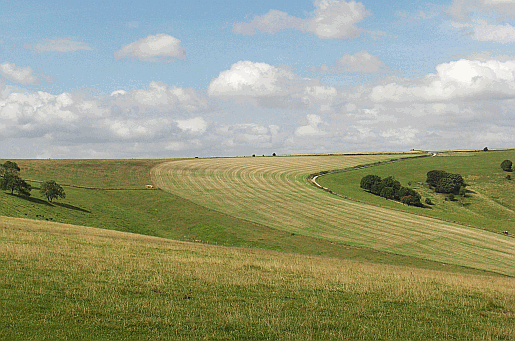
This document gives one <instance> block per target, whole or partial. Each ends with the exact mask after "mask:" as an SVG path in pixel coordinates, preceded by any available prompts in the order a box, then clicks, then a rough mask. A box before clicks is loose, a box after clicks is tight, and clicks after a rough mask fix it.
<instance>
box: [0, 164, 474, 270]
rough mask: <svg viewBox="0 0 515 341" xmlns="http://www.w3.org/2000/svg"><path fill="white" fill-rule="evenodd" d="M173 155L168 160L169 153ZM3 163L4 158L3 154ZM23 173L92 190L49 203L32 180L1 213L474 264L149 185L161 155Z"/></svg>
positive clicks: (328, 252) (250, 243)
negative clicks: (306, 232) (335, 235)
mask: <svg viewBox="0 0 515 341" xmlns="http://www.w3.org/2000/svg"><path fill="white" fill-rule="evenodd" d="M167 161H169V160H167ZM1 162H2V163H3V162H4V161H1ZM16 162H17V163H18V165H19V166H20V167H21V169H22V170H21V176H22V177H23V178H25V179H32V180H38V181H44V180H50V179H52V180H56V181H57V182H58V183H60V184H74V185H77V186H82V187H92V188H116V190H93V189H84V188H75V187H69V186H65V187H64V188H65V191H66V199H64V200H59V201H57V202H53V203H52V204H49V203H47V202H46V200H43V198H42V197H41V196H40V194H39V193H38V191H37V189H38V186H39V183H38V182H31V184H32V185H33V187H34V190H33V192H32V193H33V195H32V196H31V197H30V198H29V199H28V200H27V199H24V198H20V197H17V196H12V195H9V194H8V193H5V192H3V191H0V215H5V216H11V217H18V218H28V219H35V220H39V221H54V222H61V223H68V224H74V225H83V226H91V227H100V228H105V229H112V230H118V231H125V232H132V233H139V234H144V235H150V236H158V237H164V238H170V239H175V240H184V241H197V242H200V243H209V244H217V245H227V246H243V247H253V248H262V249H270V250H276V251H284V252H294V253H301V254H310V255H324V256H329V257H337V258H345V259H359V260H365V261H372V262H377V263H383V264H405V265H410V266H415V267H419V268H426V269H440V270H446V271H451V272H461V273H463V272H466V273H470V272H474V270H473V269H469V268H462V267H454V266H449V265H445V264H441V263H438V262H431V261H427V260H421V259H417V258H414V257H406V256H400V255H394V254H389V253H384V252H377V251H374V250H371V249H366V248H357V247H349V246H343V245H340V244H335V243H332V242H330V241H327V240H323V239H318V238H312V237H307V236H302V235H298V234H292V233H288V232H284V231H279V230H276V229H272V228H269V227H266V226H263V225H260V224H256V223H252V222H249V221H247V220H244V219H238V218H235V217H231V216H229V215H227V214H223V213H220V212H217V211H215V210H211V209H207V208H205V207H202V206H200V205H197V204H194V203H192V202H191V201H188V200H186V199H184V198H181V197H179V196H176V195H173V194H171V193H167V192H164V191H159V190H146V189H144V188H145V185H146V184H150V183H152V181H151V179H150V170H151V169H152V167H154V166H155V165H157V164H159V163H160V162H163V161H162V160H16Z"/></svg>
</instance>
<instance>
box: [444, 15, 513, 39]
mask: <svg viewBox="0 0 515 341" xmlns="http://www.w3.org/2000/svg"><path fill="white" fill-rule="evenodd" d="M452 25H453V26H454V27H456V28H460V29H463V30H465V32H467V33H466V34H467V35H470V36H471V37H472V39H474V40H477V41H494V42H497V43H502V44H507V43H513V42H515V27H513V26H511V25H510V24H508V23H506V24H504V25H490V24H488V23H487V22H486V21H484V20H474V21H472V22H469V23H453V24H452ZM469 30H470V32H468V31H469Z"/></svg>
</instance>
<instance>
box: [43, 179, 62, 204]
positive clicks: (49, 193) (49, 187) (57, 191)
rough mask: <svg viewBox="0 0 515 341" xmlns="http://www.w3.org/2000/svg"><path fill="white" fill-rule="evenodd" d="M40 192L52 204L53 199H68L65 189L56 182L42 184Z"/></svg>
mask: <svg viewBox="0 0 515 341" xmlns="http://www.w3.org/2000/svg"><path fill="white" fill-rule="evenodd" d="M39 191H40V192H41V194H42V195H44V196H45V197H46V198H47V200H48V201H50V202H52V200H53V199H57V198H63V199H64V198H66V193H64V189H63V188H62V187H61V186H60V185H59V184H57V183H56V182H55V181H54V180H50V181H45V182H44V183H42V184H41V188H40V190H39Z"/></svg>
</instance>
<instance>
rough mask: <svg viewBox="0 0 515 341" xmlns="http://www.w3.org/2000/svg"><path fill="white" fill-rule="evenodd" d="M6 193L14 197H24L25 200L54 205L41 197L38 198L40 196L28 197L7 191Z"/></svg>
mask: <svg viewBox="0 0 515 341" xmlns="http://www.w3.org/2000/svg"><path fill="white" fill-rule="evenodd" d="M6 194H7V195H10V196H13V197H17V198H20V199H23V200H27V201H30V202H32V203H34V204H40V205H46V206H52V207H54V205H52V204H51V203H49V202H48V201H45V200H41V199H38V198H33V197H27V196H24V195H16V194H11V193H6Z"/></svg>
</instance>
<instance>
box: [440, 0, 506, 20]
mask: <svg viewBox="0 0 515 341" xmlns="http://www.w3.org/2000/svg"><path fill="white" fill-rule="evenodd" d="M445 12H446V13H447V14H449V15H450V16H451V17H452V18H453V19H454V20H456V21H460V22H464V21H468V20H470V19H471V17H472V16H473V15H474V14H475V15H478V14H494V15H498V16H504V17H505V16H508V17H512V18H513V17H515V1H513V0H453V1H452V4H451V5H449V6H448V7H446V8H445Z"/></svg>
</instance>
